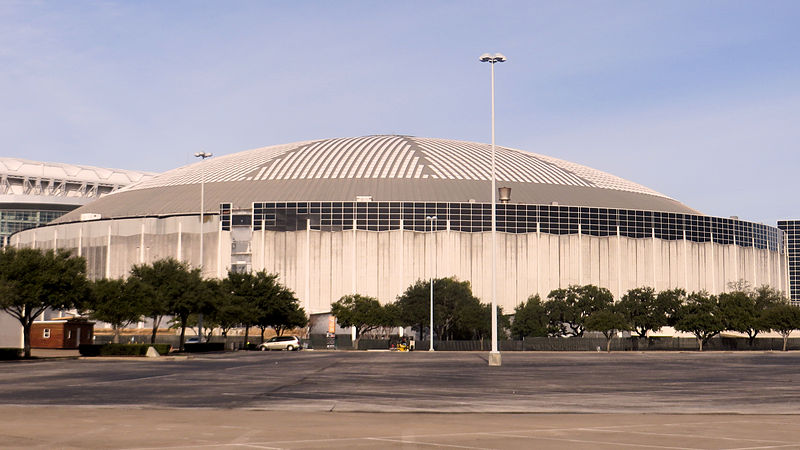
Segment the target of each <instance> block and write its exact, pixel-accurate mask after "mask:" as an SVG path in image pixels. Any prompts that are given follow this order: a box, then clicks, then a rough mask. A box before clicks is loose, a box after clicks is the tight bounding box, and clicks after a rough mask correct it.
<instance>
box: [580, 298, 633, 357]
mask: <svg viewBox="0 0 800 450" xmlns="http://www.w3.org/2000/svg"><path fill="white" fill-rule="evenodd" d="M586 329H587V330H589V331H599V332H601V333H603V336H605V338H606V352H609V353H610V352H611V339H612V338H613V337H614V336H615V335H616V334H617V332H620V331H630V330H631V325H630V320H629V319H628V318H627V317H626V316H625V314H623V313H621V312H618V311H616V308H614V307H613V306H610V307H608V308H606V309H601V310H600V311H595V312H593V313H592V314H590V315H589V317H587V318H586Z"/></svg>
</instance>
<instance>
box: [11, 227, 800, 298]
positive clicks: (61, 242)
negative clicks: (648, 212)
mask: <svg viewBox="0 0 800 450" xmlns="http://www.w3.org/2000/svg"><path fill="white" fill-rule="evenodd" d="M199 230H200V224H199V220H198V217H197V216H180V217H169V218H161V219H158V218H131V219H119V220H100V221H94V222H82V223H73V224H63V225H56V226H47V227H43V228H39V229H34V230H27V231H23V232H20V233H17V234H15V235H14V236H13V237H12V241H11V243H12V245H17V246H23V247H25V246H27V247H36V248H44V249H51V248H55V247H60V248H67V249H71V250H73V251H74V252H75V253H76V254H81V255H82V256H85V257H86V258H87V262H88V267H89V276H90V277H92V278H101V277H111V278H115V277H123V276H126V275H127V274H128V271H129V270H130V267H131V266H132V265H134V264H139V263H150V262H153V261H155V260H157V259H160V258H165V257H173V258H176V259H179V260H183V261H188V262H189V263H190V264H191V265H193V266H194V267H197V266H199V262H200V261H199V253H200V250H199V247H200V245H199V239H198V235H199ZM204 230H205V233H204V244H203V245H204V269H205V270H204V274H205V275H206V276H209V277H224V276H225V274H226V273H227V270H228V269H229V268H230V267H231V261H232V256H231V254H232V252H233V250H232V248H235V249H236V250H235V251H236V252H240V251H241V249H242V248H243V247H244V248H246V249H247V250H248V251H249V257H250V258H249V261H250V267H251V268H252V269H253V270H261V269H265V270H267V271H268V272H276V273H278V274H280V277H281V281H282V282H283V283H285V284H286V285H287V286H288V287H290V288H291V289H292V290H294V291H295V293H296V294H297V296H298V298H299V299H300V300H301V304H302V305H303V306H304V307H305V308H306V311H307V312H309V313H321V312H326V311H328V310H329V309H330V304H331V303H332V302H334V301H336V300H338V299H339V298H340V297H341V296H342V295H345V294H350V293H354V292H357V293H360V294H364V295H370V296H375V297H377V298H378V299H379V300H381V301H382V302H391V301H394V300H395V298H396V297H397V296H398V295H399V294H401V293H402V292H403V291H404V290H405V289H406V288H407V287H408V286H409V285H411V284H412V283H414V282H415V281H416V280H418V279H427V278H429V277H431V276H433V277H447V276H455V277H456V278H458V279H460V280H467V281H470V282H471V284H472V289H473V292H474V293H475V295H476V296H477V297H479V298H480V299H481V300H482V301H484V302H488V301H490V299H491V295H490V290H491V234H490V233H488V232H483V233H467V232H460V231H437V232H433V233H431V232H428V233H422V232H415V231H407V230H393V231H381V232H373V231H363V230H355V231H354V230H346V231H333V232H329V231H315V230H310V229H308V230H300V231H290V232H277V231H255V232H253V233H252V236H250V235H249V231H248V232H247V233H245V234H246V235H247V236H249V238H250V241H249V243H248V242H247V241H245V242H244V245H242V244H243V243H242V242H241V241H239V242H238V243H235V245H234V246H233V247H232V244H234V242H233V240H232V238H231V235H232V233H231V232H230V231H220V228H219V221H218V218H217V216H207V217H206V224H205V227H204ZM242 230H243V229H242V228H238V229H236V230H235V233H234V234H235V235H236V236H237V239H241V236H242ZM245 230H247V228H245ZM237 255H238V253H237ZM236 258H237V260H238V259H239V256H236ZM497 280H498V284H497V298H498V303H499V304H500V305H501V306H502V307H503V309H504V310H505V311H512V310H513V308H514V307H515V306H516V305H517V304H519V303H520V302H522V301H524V300H525V299H527V298H528V297H529V296H530V295H532V294H537V293H538V294H539V295H540V296H541V297H542V298H545V297H546V296H547V294H548V293H549V292H550V291H551V290H553V289H556V288H560V287H567V286H569V285H570V284H589V283H591V284H596V285H599V286H602V287H606V288H608V289H609V290H611V292H612V293H613V294H614V295H615V297H616V298H619V297H620V296H621V295H622V294H624V293H625V292H626V291H627V290H628V289H631V288H635V287H642V286H651V287H653V288H655V289H656V290H663V289H669V288H675V287H682V288H685V289H686V290H687V291H696V290H706V291H708V292H711V293H719V292H722V291H724V290H726V289H727V288H728V283H731V282H736V281H738V280H745V281H747V282H749V283H750V284H751V285H753V286H758V285H762V284H768V285H770V286H773V287H775V288H777V289H780V290H782V291H786V267H785V258H784V255H782V254H780V253H779V252H775V251H769V250H764V249H755V248H753V247H739V246H737V245H722V244H717V243H711V242H705V243H697V242H690V241H684V240H677V241H666V240H660V239H656V238H642V239H634V238H627V237H618V236H608V237H595V236H589V235H583V234H572V235H550V234H545V233H527V234H512V233H497Z"/></svg>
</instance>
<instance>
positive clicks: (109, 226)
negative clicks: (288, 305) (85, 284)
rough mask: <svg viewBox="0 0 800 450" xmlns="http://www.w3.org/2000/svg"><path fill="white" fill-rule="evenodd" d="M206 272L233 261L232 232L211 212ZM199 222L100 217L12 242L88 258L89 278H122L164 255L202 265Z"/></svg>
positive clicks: (222, 269) (215, 272) (223, 269)
mask: <svg viewBox="0 0 800 450" xmlns="http://www.w3.org/2000/svg"><path fill="white" fill-rule="evenodd" d="M205 221H206V223H205V224H204V229H203V231H204V233H203V236H204V238H203V239H204V241H203V260H204V261H203V262H204V265H203V269H204V270H203V274H204V275H205V276H207V277H217V278H220V277H224V276H225V274H226V273H227V268H228V267H229V266H230V261H231V252H230V246H231V242H230V232H222V231H220V230H219V221H218V220H217V217H216V216H210V215H209V216H206V218H205ZM199 235H200V221H199V217H197V216H179V217H167V218H132V219H119V220H99V221H92V222H80V223H70V224H62V225H54V226H47V227H42V228H37V229H32V230H26V231H24V232H20V233H17V234H16V235H14V236H13V237H12V239H11V245H13V246H18V247H33V248H41V249H48V250H49V249H54V248H64V249H69V250H71V251H72V252H73V253H74V254H76V255H79V256H83V257H85V258H86V263H87V272H88V275H89V277H90V278H92V279H97V278H104V277H105V278H120V277H125V276H127V275H128V273H129V271H130V269H131V267H133V265H135V264H142V263H151V262H153V261H156V260H158V259H162V258H168V257H171V258H175V259H177V260H180V261H187V262H189V263H190V265H192V267H199V266H200V240H199Z"/></svg>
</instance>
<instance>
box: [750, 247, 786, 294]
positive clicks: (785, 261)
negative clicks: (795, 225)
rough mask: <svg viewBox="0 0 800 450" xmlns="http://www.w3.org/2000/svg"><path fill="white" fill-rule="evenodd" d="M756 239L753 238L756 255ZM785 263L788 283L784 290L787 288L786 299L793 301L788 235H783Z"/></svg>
mask: <svg viewBox="0 0 800 450" xmlns="http://www.w3.org/2000/svg"><path fill="white" fill-rule="evenodd" d="M755 239H756V238H753V252H754V253H755V248H756V244H755V242H756V240H755ZM783 263H784V265H785V266H784V268H785V269H786V270H785V271H784V276H785V283H786V284H785V285H784V288H785V291H784V292H786V297H788V298H789V299H792V288H791V286H792V285H791V284H789V282H790V280H791V278H790V277H789V236H788V235H787V233H783Z"/></svg>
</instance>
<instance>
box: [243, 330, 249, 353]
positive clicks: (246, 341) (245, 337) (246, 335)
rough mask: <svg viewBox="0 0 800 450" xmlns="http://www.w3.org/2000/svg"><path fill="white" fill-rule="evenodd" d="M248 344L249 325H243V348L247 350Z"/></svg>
mask: <svg viewBox="0 0 800 450" xmlns="http://www.w3.org/2000/svg"><path fill="white" fill-rule="evenodd" d="M249 345H250V325H245V326H244V349H245V350H247V347H248V346H249Z"/></svg>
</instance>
